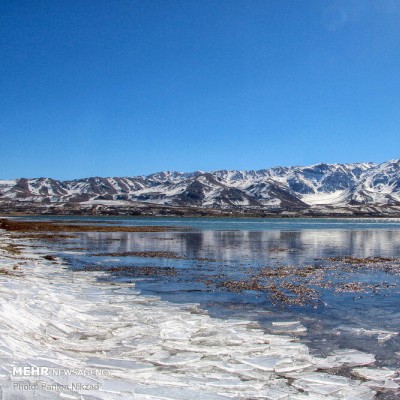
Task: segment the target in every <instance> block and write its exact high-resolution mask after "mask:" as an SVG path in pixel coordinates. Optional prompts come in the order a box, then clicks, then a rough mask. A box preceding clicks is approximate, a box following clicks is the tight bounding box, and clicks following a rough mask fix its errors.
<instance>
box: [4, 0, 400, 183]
mask: <svg viewBox="0 0 400 400" xmlns="http://www.w3.org/2000/svg"><path fill="white" fill-rule="evenodd" d="M399 71H400V2H399V1H397V0H379V1H378V0H377V1H369V0H360V1H358V0H343V1H339V0H337V1H336V0H326V1H325V0H324V1H322V0H316V1H313V0H297V1H296V0H290V1H287V0H274V1H269V0H263V1H258V0H243V1H238V0H229V1H225V0H213V1H207V0H185V1H183V0H182V1H170V0H158V1H153V0H142V1H136V0H107V1H102V0H91V1H82V0H79V1H76V0H68V1H67V0H64V1H59V0H48V1H42V0H30V1H25V0H18V1H1V2H0V121H1V123H0V178H2V179H8V178H14V177H21V176H26V177H39V176H50V177H54V178H60V179H70V178H79V177H84V176H94V175H96V176H132V175H140V174H148V173H151V172H156V171H160V170H179V171H192V170H198V169H200V170H214V169H261V168H267V167H271V166H276V165H303V164H313V163H318V162H357V161H377V162H381V161H384V160H387V159H392V158H399V148H400V129H399V128H400V74H399Z"/></svg>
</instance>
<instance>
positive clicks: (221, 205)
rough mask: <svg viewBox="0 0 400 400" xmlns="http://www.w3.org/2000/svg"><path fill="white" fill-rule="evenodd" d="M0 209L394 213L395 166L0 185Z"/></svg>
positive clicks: (398, 164)
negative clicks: (68, 206)
mask: <svg viewBox="0 0 400 400" xmlns="http://www.w3.org/2000/svg"><path fill="white" fill-rule="evenodd" d="M0 203H3V204H5V203H6V204H8V205H12V204H14V205H17V204H22V203H32V204H41V205H45V204H47V205H52V206H55V205H57V206H60V207H61V206H62V205H66V204H79V205H82V206H84V205H86V206H88V205H99V204H103V205H108V206H113V207H118V206H124V207H126V206H129V205H140V206H141V207H144V206H146V205H149V206H150V205H157V206H162V207H186V208H187V207H189V208H190V207H201V208H205V209H232V210H243V209H247V210H249V209H251V210H257V209H262V210H307V209H318V208H320V209H321V208H325V209H336V210H339V209H348V208H354V207H358V209H362V208H365V207H375V208H376V207H378V208H382V207H383V208H386V209H388V208H391V207H394V208H397V207H398V206H399V207H400V161H399V160H392V161H388V162H385V163H382V164H375V163H356V164H317V165H311V166H305V167H298V166H296V167H276V168H270V169H263V170H258V171H228V170H220V171H213V172H202V171H196V172H191V173H181V172H170V171H166V172H159V173H156V174H152V175H148V176H137V177H114V178H100V177H93V178H85V179H78V180H71V181H59V180H55V179H51V178H35V179H27V178H20V179H15V180H7V181H6V180H0Z"/></svg>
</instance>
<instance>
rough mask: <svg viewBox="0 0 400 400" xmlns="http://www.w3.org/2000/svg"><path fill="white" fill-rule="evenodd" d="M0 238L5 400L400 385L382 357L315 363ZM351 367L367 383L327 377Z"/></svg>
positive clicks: (233, 323)
mask: <svg viewBox="0 0 400 400" xmlns="http://www.w3.org/2000/svg"><path fill="white" fill-rule="evenodd" d="M0 234H1V236H0V272H1V273H0V386H1V389H0V390H1V391H0V393H1V395H0V398H2V399H33V398H35V399H56V398H65V399H120V398H128V399H223V398H243V399H250V398H251V399H253V398H254V399H258V398H259V399H274V400H275V399H316V400H317V399H318V400H320V399H372V398H374V395H375V389H378V388H382V387H386V388H390V389H391V390H396V388H398V385H397V383H396V379H397V372H396V371H391V370H387V369H377V368H373V367H371V366H369V367H368V366H366V365H370V364H372V363H373V362H374V356H373V355H370V354H365V353H360V352H358V351H355V350H342V351H338V352H336V353H335V354H332V355H331V356H329V357H327V358H325V359H322V358H316V357H313V356H311V355H310V353H309V350H308V348H307V346H306V345H304V344H302V343H300V342H299V341H298V340H297V339H296V338H295V337H294V336H290V335H289V334H288V333H286V334H285V333H283V334H279V335H278V334H276V335H267V334H265V333H264V332H263V331H262V330H261V329H260V328H259V327H257V325H256V324H255V323H254V322H252V321H243V320H222V319H215V318H211V317H210V316H208V315H207V314H206V313H205V312H204V311H203V310H201V309H199V308H198V307H197V306H196V305H195V304H186V305H177V304H171V303H168V302H165V301H161V300H160V299H159V298H156V297H148V296H143V295H141V294H140V293H139V292H137V291H135V289H134V285H132V284H126V285H120V284H118V285H112V284H105V283H99V282H96V278H97V277H98V276H99V274H100V273H94V272H71V271H70V270H69V269H68V268H67V267H66V266H65V265H63V264H62V262H61V261H58V262H57V263H54V262H52V261H51V260H45V259H44V258H43V257H42V256H43V254H48V251H47V250H45V249H42V251H46V253H43V252H42V253H40V251H41V250H40V248H34V249H33V248H29V246H26V247H24V248H22V249H21V252H22V253H21V254H15V252H14V253H13V252H10V251H9V247H8V250H7V246H8V245H9V244H10V243H16V242H15V241H13V240H14V239H11V238H10V237H9V236H8V234H7V233H4V232H0ZM15 265H18V269H13V267H14V266H15ZM7 272H10V273H11V274H12V275H10V274H8V273H7ZM19 272H21V273H22V274H23V275H21V276H18V273H19ZM275 326H276V327H277V330H279V331H282V332H289V331H290V332H296V331H298V332H301V331H304V329H305V328H304V327H302V326H301V325H300V324H299V323H298V322H297V321H288V322H286V323H282V322H279V323H278V322H277V323H275ZM341 365H345V366H349V367H353V372H354V376H358V377H359V379H357V378H355V377H354V378H353V379H350V378H345V377H341V376H337V375H332V374H330V373H329V369H330V368H332V367H339V366H341ZM26 366H36V367H41V369H32V368H27V369H25V370H24V369H21V368H20V367H26ZM13 367H14V369H13Z"/></svg>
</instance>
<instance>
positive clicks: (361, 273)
mask: <svg viewBox="0 0 400 400" xmlns="http://www.w3.org/2000/svg"><path fill="white" fill-rule="evenodd" d="M52 219H53V218H52ZM57 219H58V220H60V219H62V220H65V219H66V218H57ZM70 219H71V218H70ZM74 220H75V221H76V222H79V223H93V222H96V223H100V224H109V223H112V224H118V225H174V226H182V227H192V228H194V230H193V231H182V232H157V233H155V232H146V233H136V232H135V233H118V232H112V233H94V232H90V233H79V238H78V239H70V240H69V242H68V243H67V244H65V243H64V242H62V243H57V242H55V243H54V245H52V246H54V248H55V249H56V250H57V251H58V252H59V253H60V254H61V255H62V256H63V257H64V258H65V259H67V260H68V261H69V262H70V264H71V267H72V268H73V269H74V268H77V269H82V268H87V269H90V268H92V269H93V268H96V269H100V270H103V269H104V270H105V271H107V273H106V274H105V277H104V279H106V280H108V281H109V280H112V281H115V282H119V281H135V282H136V286H137V287H138V288H139V289H140V290H141V291H142V292H143V294H156V295H158V296H160V297H161V298H162V299H164V300H168V301H171V302H180V303H181V302H183V303H186V302H188V303H191V302H197V303H200V304H201V306H202V307H203V308H204V309H206V310H207V311H208V312H209V313H210V314H211V315H213V316H216V317H238V318H246V319H249V318H250V319H254V320H257V321H258V322H260V323H261V325H262V326H263V327H264V328H265V329H266V330H271V329H272V326H271V322H272V321H280V320H282V321H286V320H293V319H297V320H301V322H302V324H303V325H304V326H306V327H307V333H306V334H305V335H303V336H302V337H301V340H303V341H304V342H306V343H307V344H308V345H309V346H310V348H311V349H312V350H313V352H315V353H317V354H327V353H329V352H330V351H331V350H333V349H336V348H356V349H359V350H362V351H366V352H372V353H374V354H376V355H377V359H378V361H379V363H378V365H379V364H381V365H385V366H391V367H399V366H400V356H399V355H398V354H396V352H400V338H399V335H397V333H398V332H399V331H400V308H399V305H400V222H398V220H395V219H387V220H382V219H377V220H371V219H368V220H361V219H348V220H347V219H346V220H343V219H315V220H314V219H312V220H311V219H293V220H292V219H244V218H238V219H234V218H232V219H228V218H225V219H222V218H221V219H217V218H204V219H203V218H193V219H190V218H96V219H94V218H79V217H77V218H75V217H74ZM68 250H71V251H68ZM125 252H152V253H149V254H151V256H143V255H145V254H143V255H142V256H140V255H136V256H122V255H121V254H119V255H118V253H125ZM156 252H164V253H165V254H172V255H173V256H171V257H172V258H168V257H165V256H163V254H160V256H159V257H158V256H157V253H156ZM166 252H168V253H166ZM107 253H108V254H109V255H107ZM174 256H176V258H173V257H174ZM342 257H354V258H360V259H365V258H374V257H380V258H385V259H389V260H383V261H382V262H374V263H372V264H371V265H369V264H368V265H367V266H365V265H364V264H365V263H361V261H360V263H353V264H352V263H350V264H346V263H344V262H342V261H339V260H341V258H342ZM118 267H121V268H118ZM142 267H151V268H156V270H157V271H161V272H160V273H155V274H149V275H146V274H144V275H141V276H138V275H137V274H135V272H134V271H136V270H137V269H138V268H142ZM286 267H289V268H290V269H289V271H292V269H293V268H295V269H302V268H306V267H310V268H314V269H315V268H317V272H318V274H319V275H318V276H320V275H321V274H323V279H322V280H321V281H318V282H316V284H314V283H315V282H314V281H310V278H309V277H305V278H298V277H297V275H296V273H294V274H291V273H289V274H288V276H284V277H283V278H281V277H278V278H277V279H275V278H273V279H272V280H271V278H269V277H268V278H265V279H264V278H262V279H264V280H262V281H261V282H264V283H266V284H268V285H270V284H271V283H275V284H276V283H277V284H282V282H290V283H294V284H299V283H300V284H304V283H306V285H307V287H308V288H310V289H313V290H314V291H315V292H316V293H317V295H316V296H314V297H313V299H312V300H311V301H306V302H305V303H304V304H287V303H285V302H280V301H276V298H275V299H274V297H273V296H271V291H270V290H269V289H268V290H248V289H247V290H246V289H245V290H241V291H232V290H230V289H231V288H230V287H229V286H227V285H226V284H224V282H225V283H226V282H227V281H228V282H229V281H234V282H252V281H253V280H254V279H255V278H254V277H257V276H259V274H260V271H265V270H269V269H272V270H273V269H276V268H278V271H279V268H281V269H282V268H286ZM110 268H114V269H113V270H111V271H110ZM162 269H163V270H164V271H167V272H166V273H165V274H164V273H163V272H162V271H163V270H162ZM132 271H133V273H132ZM168 271H174V273H173V274H172V273H168ZM291 275H292V276H291ZM312 277H314V275H312ZM274 279H275V280H274ZM321 282H322V283H323V284H321ZM325 283H326V285H325ZM346 283H352V284H353V283H359V284H361V285H362V287H363V288H364V290H362V291H344V292H343V291H341V290H338V289H339V288H340V287H343V285H345V284H346ZM375 330H376V331H375ZM378 331H379V332H381V331H390V332H392V333H393V334H392V335H389V336H390V337H388V338H386V339H385V338H384V334H383V333H381V334H380V335H379V332H378Z"/></svg>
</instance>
